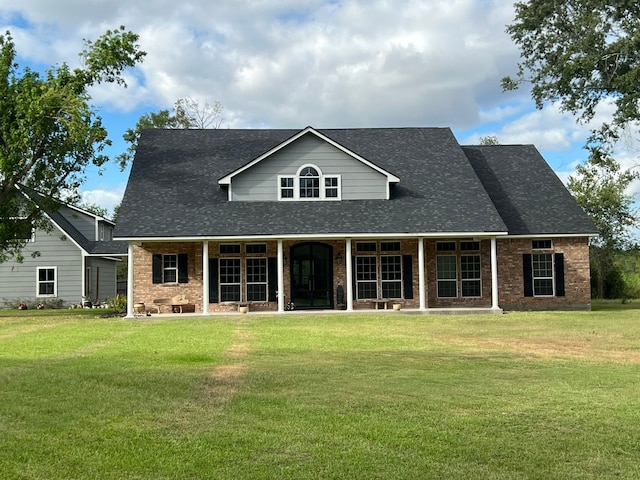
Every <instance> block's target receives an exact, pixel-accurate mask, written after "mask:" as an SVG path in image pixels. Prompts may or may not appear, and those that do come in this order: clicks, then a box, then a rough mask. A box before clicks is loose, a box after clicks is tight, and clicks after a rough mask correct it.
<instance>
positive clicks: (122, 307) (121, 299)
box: [109, 293, 127, 313]
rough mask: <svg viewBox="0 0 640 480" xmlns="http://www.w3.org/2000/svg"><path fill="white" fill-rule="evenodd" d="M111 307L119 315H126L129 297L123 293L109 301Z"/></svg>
mask: <svg viewBox="0 0 640 480" xmlns="http://www.w3.org/2000/svg"><path fill="white" fill-rule="evenodd" d="M109 307H110V308H113V309H114V310H115V311H116V312H118V313H125V312H126V311H127V296H126V295H124V294H122V293H121V294H119V295H117V296H116V297H115V298H112V299H111V300H109Z"/></svg>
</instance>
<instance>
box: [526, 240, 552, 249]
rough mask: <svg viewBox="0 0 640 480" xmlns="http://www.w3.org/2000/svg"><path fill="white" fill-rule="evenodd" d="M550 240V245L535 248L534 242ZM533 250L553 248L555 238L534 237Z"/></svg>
mask: <svg viewBox="0 0 640 480" xmlns="http://www.w3.org/2000/svg"><path fill="white" fill-rule="evenodd" d="M547 240H548V241H549V246H548V247H537V248H534V247H533V242H537V241H547ZM531 250H533V251H536V252H539V251H541V250H542V251H550V250H553V240H552V239H550V238H534V239H532V240H531Z"/></svg>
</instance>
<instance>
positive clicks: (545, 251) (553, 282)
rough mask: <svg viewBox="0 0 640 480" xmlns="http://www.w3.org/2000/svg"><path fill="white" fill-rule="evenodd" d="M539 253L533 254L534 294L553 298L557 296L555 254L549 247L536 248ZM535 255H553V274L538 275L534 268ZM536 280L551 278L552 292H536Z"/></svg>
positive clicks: (532, 284)
mask: <svg viewBox="0 0 640 480" xmlns="http://www.w3.org/2000/svg"><path fill="white" fill-rule="evenodd" d="M536 252H537V253H534V254H532V255H531V287H532V289H533V296H534V297H539V298H551V297H555V296H556V259H555V255H554V254H553V253H552V252H551V251H549V250H548V249H546V248H545V249H539V250H538V249H536ZM535 255H549V256H551V276H550V277H536V270H535V268H534V256H535ZM536 280H551V294H550V295H539V294H536Z"/></svg>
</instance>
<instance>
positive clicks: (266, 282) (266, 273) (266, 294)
mask: <svg viewBox="0 0 640 480" xmlns="http://www.w3.org/2000/svg"><path fill="white" fill-rule="evenodd" d="M249 260H263V261H264V266H265V270H264V276H265V278H264V282H250V281H249V278H248V272H249V266H248V265H247V263H248V262H249ZM244 275H245V278H244V281H245V283H246V285H247V287H246V292H247V293H246V295H247V297H248V296H249V285H264V287H265V288H264V300H252V301H254V302H267V301H269V262H268V261H267V257H254V256H251V257H246V258H245V260H244ZM240 289H241V290H242V286H241V287H240ZM240 298H242V297H240ZM246 300H247V301H249V299H248V298H246Z"/></svg>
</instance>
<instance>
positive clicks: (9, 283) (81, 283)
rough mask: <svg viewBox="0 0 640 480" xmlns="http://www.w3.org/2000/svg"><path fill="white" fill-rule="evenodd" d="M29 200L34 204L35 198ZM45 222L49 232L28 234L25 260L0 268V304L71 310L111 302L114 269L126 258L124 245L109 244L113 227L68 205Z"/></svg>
mask: <svg viewBox="0 0 640 480" xmlns="http://www.w3.org/2000/svg"><path fill="white" fill-rule="evenodd" d="M30 196H31V198H32V199H33V200H34V201H36V202H37V201H38V197H37V194H35V193H33V192H31V193H30ZM45 217H46V219H47V222H48V223H49V227H50V228H44V229H35V230H33V231H32V232H31V236H30V238H29V240H28V242H27V244H26V246H25V247H24V248H23V250H22V254H23V256H24V260H23V261H22V262H17V261H16V260H10V261H7V262H4V263H0V299H2V301H3V303H4V304H5V305H12V304H13V303H16V302H17V301H18V300H20V301H25V302H32V303H45V302H52V303H57V304H58V305H59V306H70V305H80V304H83V300H84V304H85V305H87V304H88V303H89V302H91V303H92V304H93V303H95V302H104V301H105V300H106V299H110V298H113V297H115V295H116V263H117V262H119V261H121V260H122V257H123V254H125V255H126V253H127V245H126V243H124V242H118V241H113V228H114V226H115V224H114V222H112V221H111V220H108V219H106V218H103V217H101V216H99V215H95V214H93V213H90V212H88V211H86V210H83V209H81V208H78V207H75V206H71V205H62V206H60V208H59V210H57V211H55V212H53V213H49V214H45ZM34 252H37V253H36V255H35V256H33V255H32V254H33V253H34Z"/></svg>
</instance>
